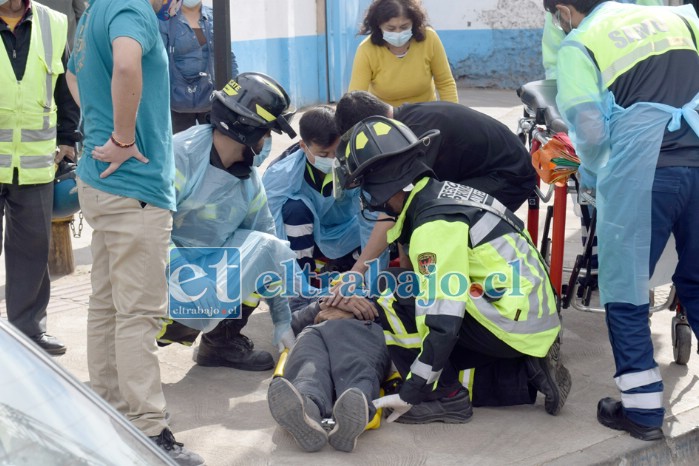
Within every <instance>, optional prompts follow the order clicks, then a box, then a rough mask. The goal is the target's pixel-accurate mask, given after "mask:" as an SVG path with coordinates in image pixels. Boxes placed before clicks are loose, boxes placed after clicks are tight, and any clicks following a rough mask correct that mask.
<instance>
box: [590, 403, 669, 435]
mask: <svg viewBox="0 0 699 466" xmlns="http://www.w3.org/2000/svg"><path fill="white" fill-rule="evenodd" d="M597 421H599V423H600V424H602V425H603V426H605V427H609V428H610V429H615V430H625V431H626V432H628V433H629V434H631V436H632V437H635V438H637V439H641V440H662V439H663V438H664V437H665V434H664V433H663V429H662V428H660V427H646V426H642V425H640V424H636V423H635V422H633V421H632V420H631V419H629V418H627V417H626V414H625V413H624V408H623V406H622V405H621V401H618V400H615V399H614V398H602V399H601V400H599V403H598V404H597Z"/></svg>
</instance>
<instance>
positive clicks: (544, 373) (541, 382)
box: [525, 340, 572, 416]
mask: <svg viewBox="0 0 699 466" xmlns="http://www.w3.org/2000/svg"><path fill="white" fill-rule="evenodd" d="M525 364H526V366H527V375H528V376H529V383H530V384H532V385H533V386H534V387H535V388H536V389H537V390H538V391H539V392H541V393H543V394H544V396H545V401H544V408H545V409H546V412H547V413H549V414H550V415H552V416H555V415H556V414H558V413H560V412H561V409H562V408H563V405H564V404H565V402H566V399H567V398H568V393H570V387H571V385H572V381H571V378H570V372H568V369H566V368H565V366H563V364H562V363H561V343H560V341H559V340H556V341H555V342H554V343H553V345H551V348H549V351H548V353H546V356H545V357H543V358H535V357H533V356H528V357H527V358H526V360H525Z"/></svg>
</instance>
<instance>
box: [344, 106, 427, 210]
mask: <svg viewBox="0 0 699 466" xmlns="http://www.w3.org/2000/svg"><path fill="white" fill-rule="evenodd" d="M437 138H439V130H436V129H434V130H431V131H428V132H427V133H425V134H423V135H422V136H420V137H419V138H418V137H417V136H415V133H413V132H412V131H411V130H410V128H408V127H407V126H406V125H404V124H403V123H401V122H400V121H397V120H393V119H390V118H386V117H382V116H370V117H368V118H365V119H364V120H362V121H360V122H359V123H357V124H356V125H354V127H353V128H352V129H350V130H349V131H347V133H345V134H344V135H343V136H342V139H341V142H340V145H339V146H338V148H337V164H336V167H335V170H336V179H337V180H338V182H339V183H341V184H342V187H343V188H344V189H350V188H354V187H357V186H361V188H362V190H363V191H365V192H366V193H368V194H369V195H370V196H371V200H369V201H368V207H369V209H370V210H374V209H376V208H378V207H380V206H382V205H384V204H385V203H386V202H387V201H388V200H389V199H390V198H391V197H392V196H393V195H394V194H396V193H398V192H400V191H401V190H403V188H405V187H406V186H409V185H410V184H411V183H413V182H414V181H416V180H417V179H418V178H420V177H421V176H422V175H425V174H432V175H433V172H432V169H431V168H430V167H429V166H427V165H426V164H425V154H426V153H427V150H428V148H429V146H430V144H431V143H432V142H437V141H436V140H437Z"/></svg>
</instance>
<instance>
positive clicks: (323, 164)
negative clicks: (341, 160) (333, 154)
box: [313, 155, 335, 174]
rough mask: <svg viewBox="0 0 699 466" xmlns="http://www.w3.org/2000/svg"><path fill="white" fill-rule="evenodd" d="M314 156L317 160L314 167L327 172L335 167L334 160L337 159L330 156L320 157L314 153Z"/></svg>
mask: <svg viewBox="0 0 699 466" xmlns="http://www.w3.org/2000/svg"><path fill="white" fill-rule="evenodd" d="M313 157H314V160H315V162H313V166H314V167H316V168H317V169H318V170H320V171H322V172H323V173H325V174H327V173H330V171H331V170H332V169H333V161H334V160H335V159H332V158H330V157H318V156H317V155H314V156H313Z"/></svg>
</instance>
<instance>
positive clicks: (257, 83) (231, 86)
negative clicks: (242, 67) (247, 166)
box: [211, 72, 296, 146]
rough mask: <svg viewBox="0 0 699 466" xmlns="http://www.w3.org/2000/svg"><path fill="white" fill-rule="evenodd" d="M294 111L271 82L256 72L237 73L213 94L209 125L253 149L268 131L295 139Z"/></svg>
mask: <svg viewBox="0 0 699 466" xmlns="http://www.w3.org/2000/svg"><path fill="white" fill-rule="evenodd" d="M295 113H296V108H295V107H293V106H292V105H291V99H289V95H288V94H287V93H286V91H285V90H284V88H283V87H282V86H281V85H280V84H279V83H278V82H277V81H275V80H274V79H273V78H271V77H269V76H267V75H265V74H262V73H256V72H249V73H241V74H239V75H238V76H237V77H236V78H234V79H231V80H230V81H228V84H226V85H225V86H224V88H223V89H221V90H220V91H214V95H213V102H212V107H211V123H212V124H213V125H214V126H216V127H217V128H218V129H219V130H220V131H221V132H223V133H224V134H226V135H227V136H230V137H231V138H233V139H235V140H236V141H238V142H239V143H241V144H245V145H246V146H254V145H255V144H257V142H258V141H259V140H260V139H261V138H262V137H263V136H264V135H265V134H266V133H267V131H269V130H270V129H271V130H272V131H275V132H277V133H280V134H281V133H282V132H284V133H286V134H288V135H289V137H290V138H292V139H293V138H295V137H296V132H295V131H294V129H293V128H292V127H291V124H290V122H291V118H292V117H293V116H294V114H295Z"/></svg>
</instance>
